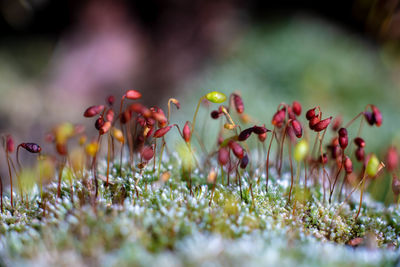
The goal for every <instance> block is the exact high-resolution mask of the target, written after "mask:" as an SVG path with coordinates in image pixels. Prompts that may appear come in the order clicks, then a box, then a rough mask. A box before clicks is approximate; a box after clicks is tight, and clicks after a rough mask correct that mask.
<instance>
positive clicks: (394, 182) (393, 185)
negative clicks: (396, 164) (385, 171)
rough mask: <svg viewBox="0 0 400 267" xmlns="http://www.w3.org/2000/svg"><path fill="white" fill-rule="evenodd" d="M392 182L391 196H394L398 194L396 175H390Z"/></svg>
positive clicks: (399, 185)
mask: <svg viewBox="0 0 400 267" xmlns="http://www.w3.org/2000/svg"><path fill="white" fill-rule="evenodd" d="M392 177H393V180H392V191H393V194H395V195H396V196H397V195H398V194H399V193H400V181H399V178H397V175H396V174H395V173H393V174H392Z"/></svg>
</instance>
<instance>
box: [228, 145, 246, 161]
mask: <svg viewBox="0 0 400 267" xmlns="http://www.w3.org/2000/svg"><path fill="white" fill-rule="evenodd" d="M229 147H230V148H231V149H232V152H233V154H234V155H235V156H236V157H237V158H238V159H241V158H243V156H244V149H243V148H242V147H241V146H240V145H239V144H238V143H236V142H235V141H230V142H229Z"/></svg>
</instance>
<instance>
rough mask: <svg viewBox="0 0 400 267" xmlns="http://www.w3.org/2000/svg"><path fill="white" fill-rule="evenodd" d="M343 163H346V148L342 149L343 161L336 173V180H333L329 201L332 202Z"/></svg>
mask: <svg viewBox="0 0 400 267" xmlns="http://www.w3.org/2000/svg"><path fill="white" fill-rule="evenodd" d="M343 165H344V149H342V162H341V163H340V166H339V169H338V171H337V173H336V177H335V181H334V182H333V185H332V188H331V189H330V194H329V203H331V201H332V195H333V191H334V190H335V185H336V182H337V180H338V178H339V174H340V171H341V170H342V168H343Z"/></svg>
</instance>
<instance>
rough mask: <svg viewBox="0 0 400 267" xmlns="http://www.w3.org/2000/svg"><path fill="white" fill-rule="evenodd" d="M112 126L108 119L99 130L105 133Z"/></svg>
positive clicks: (100, 132)
mask: <svg viewBox="0 0 400 267" xmlns="http://www.w3.org/2000/svg"><path fill="white" fill-rule="evenodd" d="M110 128H111V122H109V121H106V122H105V123H104V124H103V126H101V128H100V130H99V134H101V135H103V134H105V133H106V132H108V131H109V130H110Z"/></svg>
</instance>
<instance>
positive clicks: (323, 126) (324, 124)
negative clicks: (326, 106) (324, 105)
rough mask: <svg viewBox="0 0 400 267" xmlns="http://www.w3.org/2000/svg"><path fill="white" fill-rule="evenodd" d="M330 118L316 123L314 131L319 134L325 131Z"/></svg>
mask: <svg viewBox="0 0 400 267" xmlns="http://www.w3.org/2000/svg"><path fill="white" fill-rule="evenodd" d="M331 119H332V117H329V118H327V119H325V120H322V121H320V122H318V123H317V124H316V125H315V126H314V129H313V130H314V131H316V132H320V131H323V130H325V129H326V127H328V125H329V123H330V122H331Z"/></svg>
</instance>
